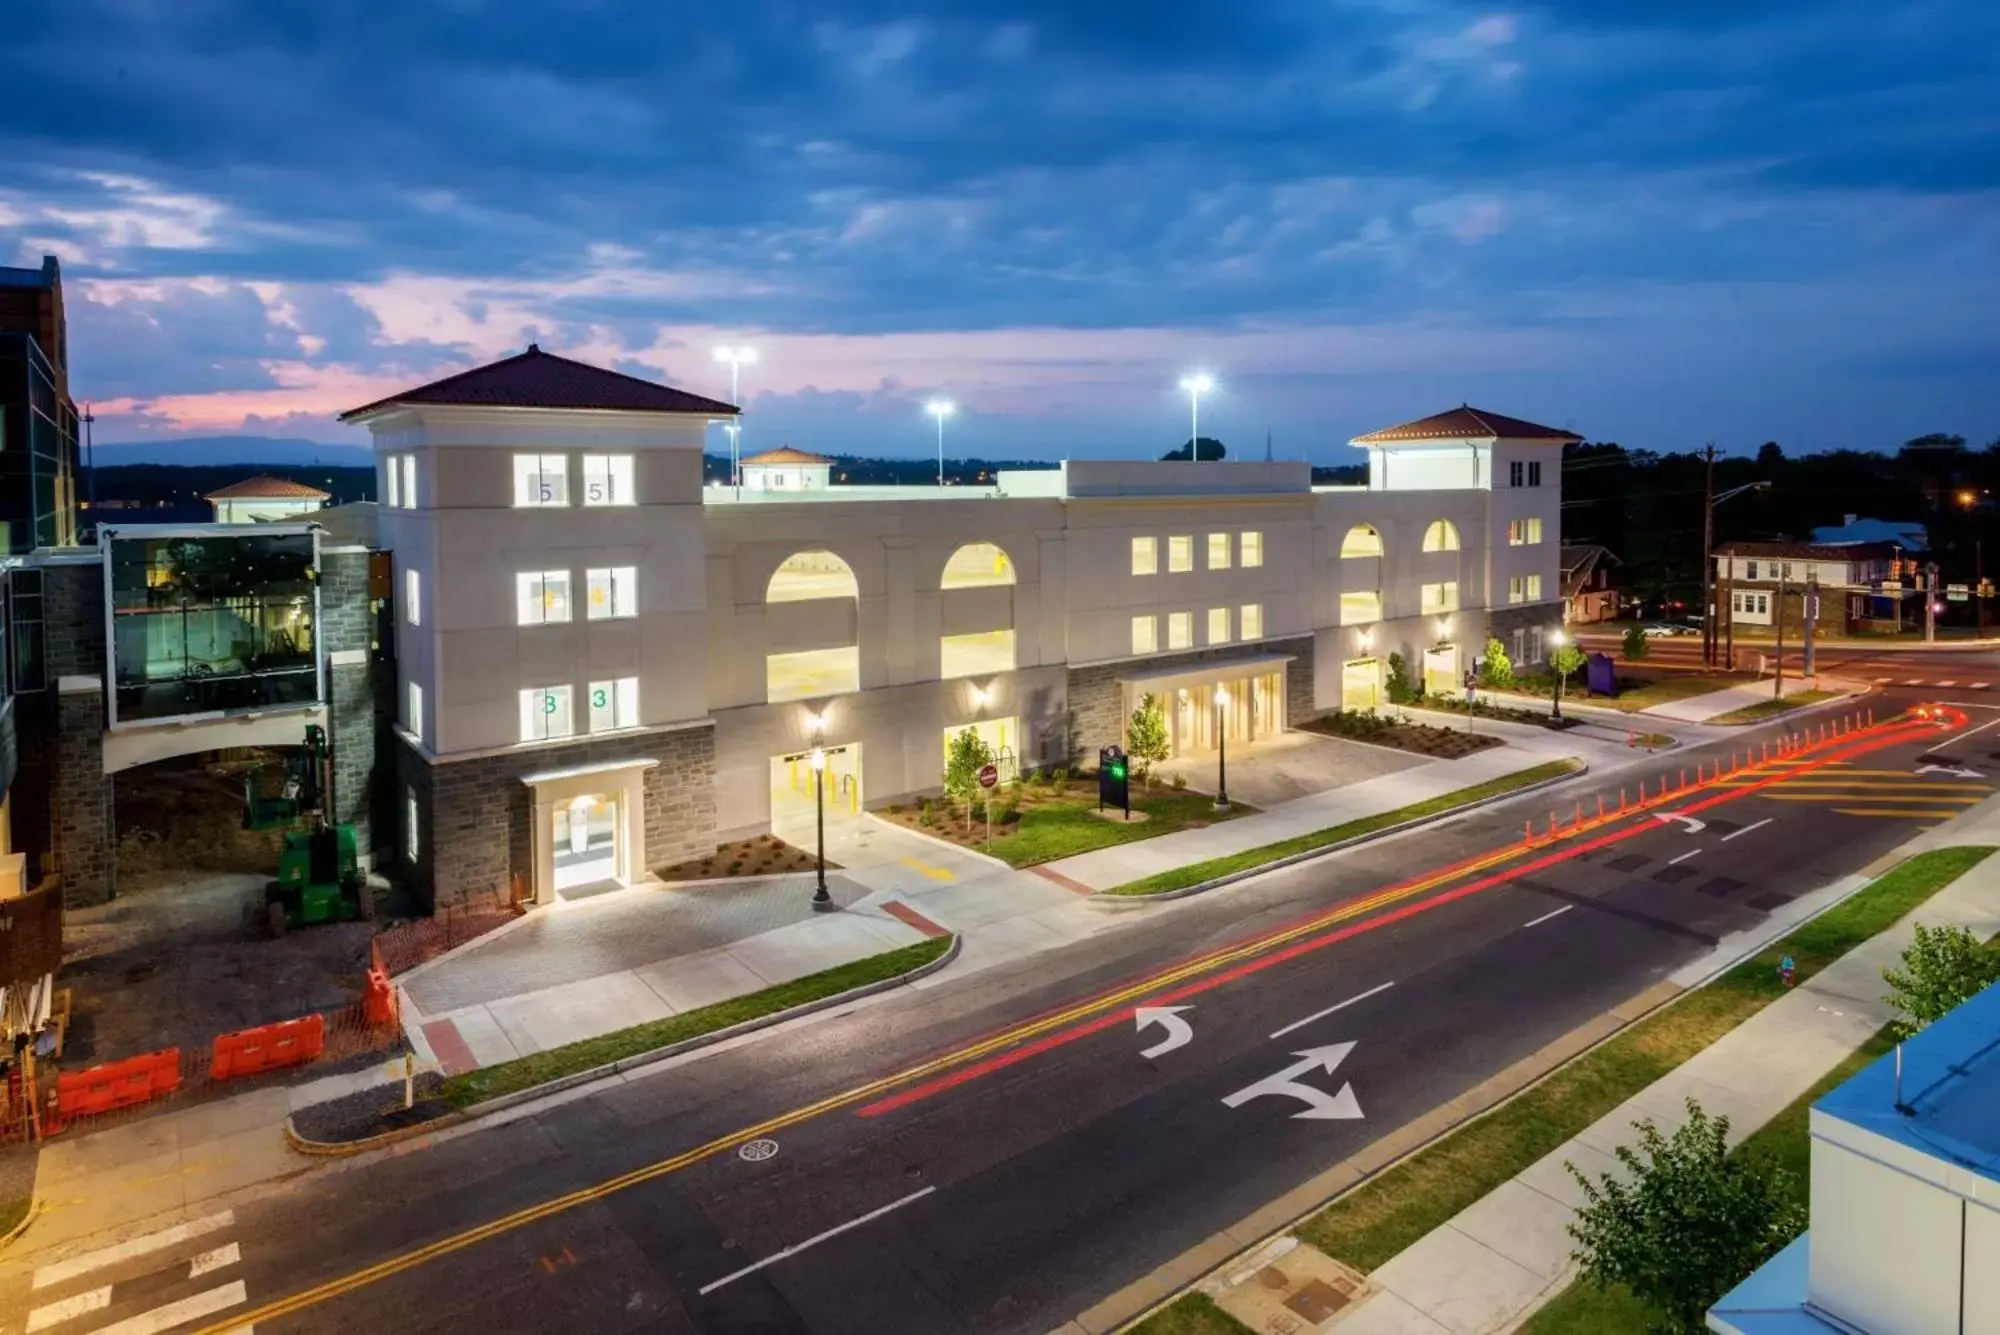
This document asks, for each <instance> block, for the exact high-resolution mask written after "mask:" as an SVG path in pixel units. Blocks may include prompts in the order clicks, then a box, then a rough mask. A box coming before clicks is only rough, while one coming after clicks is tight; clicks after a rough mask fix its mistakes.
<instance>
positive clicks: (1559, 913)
mask: <svg viewBox="0 0 2000 1335" xmlns="http://www.w3.org/2000/svg"><path fill="white" fill-rule="evenodd" d="M1575 907H1576V905H1574V904H1565V905H1563V906H1562V907H1561V908H1559V909H1557V910H1556V911H1555V912H1554V913H1544V914H1543V915H1542V916H1541V917H1539V918H1537V919H1535V920H1534V921H1533V922H1524V923H1522V924H1521V926H1523V927H1540V926H1541V925H1542V924H1543V923H1545V922H1547V921H1548V920H1549V919H1550V918H1560V917H1562V915H1563V914H1565V913H1568V912H1569V911H1570V910H1571V909H1573V908H1575Z"/></svg>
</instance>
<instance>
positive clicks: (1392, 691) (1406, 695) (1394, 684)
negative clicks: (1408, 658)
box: [1385, 654, 1417, 705]
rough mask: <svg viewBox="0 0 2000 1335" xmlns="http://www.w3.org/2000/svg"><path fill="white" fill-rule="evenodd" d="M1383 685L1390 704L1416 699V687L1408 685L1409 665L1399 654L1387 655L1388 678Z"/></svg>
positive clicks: (1404, 703)
mask: <svg viewBox="0 0 2000 1335" xmlns="http://www.w3.org/2000/svg"><path fill="white" fill-rule="evenodd" d="M1385 686H1386V689H1387V690H1388V692H1389V703H1390V704H1392V705H1406V704H1408V703H1410V701H1412V700H1414V699H1416V696H1417V692H1416V689H1415V688H1414V687H1412V686H1411V685H1410V665H1409V664H1408V663H1405V662H1404V661H1403V656H1402V655H1401V654H1390V655H1389V680H1388V681H1387V682H1386V683H1385Z"/></svg>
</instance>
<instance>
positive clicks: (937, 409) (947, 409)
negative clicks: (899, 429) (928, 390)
mask: <svg viewBox="0 0 2000 1335" xmlns="http://www.w3.org/2000/svg"><path fill="white" fill-rule="evenodd" d="M924 411H925V412H927V413H929V414H930V415H931V416H932V417H935V418H937V431H938V485H939V486H940V487H942V486H943V485H944V419H945V418H947V417H950V416H951V415H952V414H953V413H955V412H957V411H958V405H957V404H955V403H953V402H952V401H951V400H950V399H932V400H931V401H930V402H929V403H926V404H925V405H924Z"/></svg>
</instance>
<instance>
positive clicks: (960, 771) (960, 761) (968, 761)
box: [944, 728, 993, 820]
mask: <svg viewBox="0 0 2000 1335" xmlns="http://www.w3.org/2000/svg"><path fill="white" fill-rule="evenodd" d="M992 763H993V748H992V747H990V746H988V745H987V744H986V739H985V738H983V737H981V736H980V735H979V734H978V732H976V731H975V730H973V729H971V728H961V729H959V730H958V731H957V732H956V733H953V734H952V738H951V746H950V748H949V749H948V750H947V751H946V752H945V761H944V791H945V796H947V797H949V798H951V800H952V801H954V802H957V803H958V804H959V805H961V806H963V807H964V808H965V811H966V819H967V820H970V819H972V815H971V813H972V800H973V798H974V797H976V796H978V794H979V771H980V770H982V769H984V768H985V767H986V766H988V765H990V764H992Z"/></svg>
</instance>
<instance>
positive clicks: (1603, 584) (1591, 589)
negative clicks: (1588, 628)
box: [1559, 542, 1619, 626]
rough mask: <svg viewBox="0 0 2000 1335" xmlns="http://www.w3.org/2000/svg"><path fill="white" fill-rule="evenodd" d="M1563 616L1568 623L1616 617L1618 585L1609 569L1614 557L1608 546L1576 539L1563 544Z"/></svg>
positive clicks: (1590, 621)
mask: <svg viewBox="0 0 2000 1335" xmlns="http://www.w3.org/2000/svg"><path fill="white" fill-rule="evenodd" d="M1559 559H1560V560H1561V562H1562V589H1563V617H1564V619H1565V620H1566V621H1568V622H1569V623H1570V624H1571V625H1572V626H1584V625H1589V624H1590V623H1592V622H1595V621H1614V620H1616V619H1617V617H1618V585H1617V582H1616V581H1615V580H1613V579H1612V578H1611V572H1612V570H1613V568H1615V567H1616V566H1617V565H1618V564H1619V561H1618V558H1617V557H1615V556H1613V555H1612V554H1611V549H1610V548H1609V547H1604V546H1600V545H1599V544H1597V543H1594V542H1580V543H1574V544H1570V545H1566V546H1564V547H1563V549H1562V552H1561V556H1560V558H1559Z"/></svg>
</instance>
